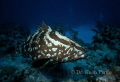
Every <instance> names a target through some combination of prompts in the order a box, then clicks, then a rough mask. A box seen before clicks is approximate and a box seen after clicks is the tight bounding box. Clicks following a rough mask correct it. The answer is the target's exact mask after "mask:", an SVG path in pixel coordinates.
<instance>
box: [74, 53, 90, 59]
mask: <svg viewBox="0 0 120 82" xmlns="http://www.w3.org/2000/svg"><path fill="white" fill-rule="evenodd" d="M82 55H84V57H82ZM87 55H88V54H87V53H83V54H81V55H79V56H78V57H77V58H75V59H74V60H76V59H81V58H85V57H87Z"/></svg>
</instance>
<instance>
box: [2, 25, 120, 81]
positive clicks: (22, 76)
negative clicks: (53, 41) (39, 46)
mask: <svg viewBox="0 0 120 82" xmlns="http://www.w3.org/2000/svg"><path fill="white" fill-rule="evenodd" d="M0 27H1V30H0V50H1V52H0V61H1V62H0V82H17V81H18V82H102V81H104V82H119V81H120V63H119V62H120V37H119V36H120V29H119V28H114V27H112V26H110V25H107V26H105V27H103V28H102V30H100V31H99V32H96V35H95V36H94V37H93V43H92V44H86V43H84V42H83V41H80V40H79V38H77V33H74V34H73V35H74V36H73V38H74V37H75V38H76V41H77V42H78V43H80V44H81V45H83V46H84V48H86V49H87V53H88V56H87V57H86V58H85V59H81V60H77V61H71V62H66V63H63V64H61V65H55V66H53V67H50V68H43V69H39V68H32V67H30V62H31V61H32V60H31V59H29V58H23V57H22V56H21V54H20V53H19V54H15V52H16V51H15V50H16V49H17V48H18V47H19V46H21V43H22V42H23V41H24V40H25V37H26V36H27V35H28V34H29V31H28V30H27V29H26V30H25V29H24V28H23V27H24V26H21V25H14V24H1V25H0ZM10 28H11V29H10ZM56 30H58V31H60V32H61V33H62V31H61V30H60V29H59V28H58V27H57V28H56ZM16 45H17V46H16ZM106 70H108V71H106Z"/></svg>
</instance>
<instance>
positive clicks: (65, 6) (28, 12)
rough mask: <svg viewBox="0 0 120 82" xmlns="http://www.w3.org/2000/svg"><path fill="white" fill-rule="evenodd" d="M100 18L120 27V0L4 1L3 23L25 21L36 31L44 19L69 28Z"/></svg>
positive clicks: (0, 12) (1, 5) (0, 17)
mask: <svg viewBox="0 0 120 82" xmlns="http://www.w3.org/2000/svg"><path fill="white" fill-rule="evenodd" d="M96 19H97V20H101V21H104V23H106V24H111V25H114V26H120V0H0V23H6V22H13V23H16V24H22V25H24V24H25V25H28V26H29V28H30V29H31V30H32V32H33V31H34V30H35V29H36V28H37V26H38V25H40V24H41V23H42V22H43V21H44V22H45V23H46V24H48V25H51V24H53V23H55V22H59V23H61V24H63V25H66V29H67V26H70V25H75V26H76V27H80V26H81V25H94V24H95V20H96ZM83 28H88V27H85V26H83ZM90 28H91V27H90ZM84 31H85V30H84Z"/></svg>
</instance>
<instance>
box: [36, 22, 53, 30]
mask: <svg viewBox="0 0 120 82" xmlns="http://www.w3.org/2000/svg"><path fill="white" fill-rule="evenodd" d="M38 27H39V28H38V30H39V31H40V32H41V31H44V32H47V31H48V30H50V31H52V29H51V28H50V27H49V26H47V25H46V24H45V23H44V22H43V23H42V27H41V26H39V25H38Z"/></svg>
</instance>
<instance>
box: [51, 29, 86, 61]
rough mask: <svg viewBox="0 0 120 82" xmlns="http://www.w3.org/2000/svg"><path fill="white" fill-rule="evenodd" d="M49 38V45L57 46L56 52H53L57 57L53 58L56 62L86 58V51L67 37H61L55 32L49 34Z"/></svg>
mask: <svg viewBox="0 0 120 82" xmlns="http://www.w3.org/2000/svg"><path fill="white" fill-rule="evenodd" d="M52 34H53V35H52ZM49 36H50V37H51V38H52V40H51V43H52V44H53V45H54V46H58V48H57V50H56V52H54V53H58V55H56V56H57V57H55V58H56V60H58V62H67V61H72V60H77V59H80V58H85V57H86V56H87V54H86V50H85V49H84V48H83V47H82V46H81V45H80V44H78V43H77V42H76V41H74V40H72V39H70V38H69V37H67V36H64V35H62V34H60V33H59V32H57V31H56V32H55V34H54V33H51V34H50V35H49ZM53 36H54V37H53ZM53 39H54V40H53ZM59 53H60V54H59Z"/></svg>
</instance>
